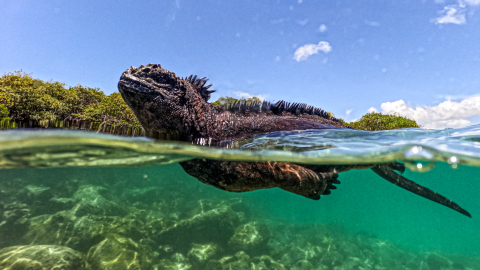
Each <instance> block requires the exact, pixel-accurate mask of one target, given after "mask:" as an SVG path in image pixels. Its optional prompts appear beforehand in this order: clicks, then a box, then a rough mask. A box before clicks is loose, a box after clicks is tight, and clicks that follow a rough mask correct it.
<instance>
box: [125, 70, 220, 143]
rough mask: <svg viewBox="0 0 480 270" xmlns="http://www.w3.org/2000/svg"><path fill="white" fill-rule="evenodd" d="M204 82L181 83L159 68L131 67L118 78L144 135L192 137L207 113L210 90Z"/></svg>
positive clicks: (195, 79)
mask: <svg viewBox="0 0 480 270" xmlns="http://www.w3.org/2000/svg"><path fill="white" fill-rule="evenodd" d="M206 81H207V80H206V79H205V78H199V79H197V77H196V76H195V77H192V76H190V77H189V78H186V79H183V78H180V77H177V76H176V75H175V73H173V72H170V71H168V70H165V69H163V68H161V66H160V65H159V64H148V65H147V66H143V65H142V66H140V67H138V68H135V67H130V68H129V69H128V70H126V71H125V72H124V73H123V74H122V76H121V77H120V81H119V82H118V90H119V91H120V93H121V94H122V97H123V99H124V100H125V101H126V103H127V104H128V106H129V107H130V108H131V109H132V110H133V112H134V113H135V115H136V116H137V118H138V120H139V121H140V123H141V124H142V126H143V128H145V129H146V131H147V133H151V132H157V133H163V134H166V135H167V137H168V136H170V135H173V137H172V139H176V140H178V139H185V138H183V135H187V134H192V133H195V129H197V128H196V126H197V125H198V123H201V121H199V119H198V117H199V116H200V117H201V116H202V115H199V112H200V114H204V113H206V112H207V110H208V106H209V104H208V103H207V100H208V99H209V98H210V93H211V92H213V91H212V90H208V88H209V87H210V85H208V86H205V83H206Z"/></svg>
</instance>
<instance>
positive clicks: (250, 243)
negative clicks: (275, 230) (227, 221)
mask: <svg viewBox="0 0 480 270" xmlns="http://www.w3.org/2000/svg"><path fill="white" fill-rule="evenodd" d="M269 239H270V231H269V230H268V227H267V226H266V225H265V224H263V223H260V222H257V221H253V222H249V223H247V224H244V225H240V226H238V227H237V228H236V229H235V233H234V235H233V236H232V238H230V241H229V242H228V246H229V247H230V248H231V249H232V250H235V251H240V250H243V251H245V252H248V253H250V254H254V253H257V252H265V248H266V244H267V243H268V240H269Z"/></svg>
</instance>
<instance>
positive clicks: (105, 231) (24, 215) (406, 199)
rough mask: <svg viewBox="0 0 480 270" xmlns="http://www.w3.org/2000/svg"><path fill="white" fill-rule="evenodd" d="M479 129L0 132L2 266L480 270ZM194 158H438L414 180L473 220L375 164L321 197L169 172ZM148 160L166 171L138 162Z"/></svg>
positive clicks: (345, 178)
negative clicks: (204, 138) (231, 136)
mask: <svg viewBox="0 0 480 270" xmlns="http://www.w3.org/2000/svg"><path fill="white" fill-rule="evenodd" d="M348 132H351V131H348ZM476 132H477V131H476V127H470V128H467V129H463V130H446V131H423V133H422V131H421V130H411V131H408V132H406V131H404V132H403V134H402V133H395V132H385V133H383V134H382V133H372V135H369V134H367V133H357V134H355V133H354V132H353V133H349V134H342V136H343V135H345V138H346V139H345V138H343V141H342V137H341V136H340V135H339V134H338V133H334V132H333V133H331V134H325V133H323V134H322V135H319V134H315V132H312V133H303V134H278V133H277V134H271V136H263V137H258V138H255V139H253V140H249V141H246V142H243V143H241V144H238V145H233V147H234V148H237V149H233V150H228V151H227V150H219V149H209V148H203V147H200V146H194V145H188V144H178V143H162V142H154V141H152V140H148V139H142V138H136V139H133V138H125V137H123V138H122V137H115V136H108V135H102V134H94V133H88V134H87V133H84V132H67V133H65V132H64V131H48V132H36V131H33V132H19V131H8V132H1V133H0V156H1V159H0V166H2V168H3V170H1V171H0V218H1V220H0V248H2V249H1V250H0V269H8V268H7V267H9V266H11V265H13V264H15V265H16V267H17V268H15V269H29V268H28V267H31V269H37V268H38V267H39V265H40V264H42V266H43V267H46V269H50V268H51V267H52V266H53V265H57V266H63V267H64V268H63V269H92V270H93V269H95V270H96V269H479V268H480V258H479V256H478V252H477V251H478V250H480V241H479V240H478V235H479V233H480V230H479V229H480V223H479V221H478V220H479V218H480V199H478V196H477V193H478V192H477V191H478V189H479V188H480V186H479V184H478V181H477V179H478V175H479V172H480V171H479V170H480V169H479V168H478V167H475V166H467V165H465V163H468V164H471V165H472V164H476V163H475V162H478V160H479V155H478V153H477V151H478V150H477V149H478V145H477V144H478V142H476V141H475V140H476V139H475V138H477V137H476V136H478V134H477V133H476ZM400 134H401V135H400ZM317 135H318V136H317ZM315 136H317V137H315ZM400 137H401V138H400ZM342 142H343V143H345V144H344V145H342ZM322 145H323V146H329V147H323V148H322ZM414 147H417V148H414ZM420 147H421V149H420ZM285 149H288V150H291V152H287V151H285ZM409 151H410V152H409ZM422 151H427V152H423V153H422ZM428 153H430V154H432V156H429V155H428ZM195 156H202V157H209V158H212V157H216V158H221V159H229V160H232V159H246V160H266V159H277V160H280V161H294V160H295V161H296V160H297V158H300V159H303V160H304V161H306V162H307V161H315V162H317V163H322V162H325V161H327V160H328V157H329V156H331V157H332V160H333V161H338V160H342V161H343V163H355V162H360V161H362V159H369V160H372V159H377V160H376V161H381V160H383V161H385V160H388V161H390V160H403V161H404V162H411V163H412V164H419V163H420V164H427V163H428V162H431V161H437V162H436V163H437V164H436V166H435V167H434V168H433V169H431V170H430V171H429V172H427V173H416V172H412V171H407V172H405V174H404V175H405V176H406V177H407V178H409V179H412V180H414V181H415V182H418V183H419V184H422V185H424V186H428V187H429V188H431V189H433V190H435V191H437V192H439V193H441V194H443V195H445V196H446V197H448V198H451V199H453V200H455V201H456V202H457V203H459V204H460V205H462V206H464V207H465V208H467V209H468V210H469V211H470V212H471V214H472V216H473V218H472V219H469V218H466V217H464V216H462V215H459V214H458V213H456V212H455V211H451V210H449V209H446V208H445V207H443V206H440V205H437V204H434V203H431V202H430V201H427V200H425V199H424V198H421V197H418V196H416V195H414V194H411V193H409V192H407V191H404V190H402V189H399V188H398V187H396V186H394V185H392V184H390V183H388V182H386V181H384V180H382V179H381V178H379V177H378V176H376V175H375V174H374V173H373V172H371V171H370V170H360V171H350V172H346V173H342V174H340V177H339V179H340V180H341V182H342V184H341V185H339V186H338V189H337V190H334V191H333V192H332V194H331V195H328V196H322V199H321V200H320V201H312V200H308V199H305V198H303V197H301V196H297V195H294V194H292V193H288V192H285V191H282V190H280V189H271V190H261V191H255V192H251V193H238V194H237V193H228V192H225V191H221V190H218V189H215V188H213V187H210V186H207V185H204V184H202V183H200V182H199V181H197V180H195V179H194V178H192V177H190V176H188V175H187V174H186V173H184V172H183V170H182V169H181V167H180V166H179V165H178V164H168V163H175V162H178V161H181V160H187V159H190V158H193V157H195ZM412 156H413V158H411V157H412ZM453 156H455V157H456V158H457V160H451V158H452V157H453ZM447 157H448V158H447ZM453 163H455V164H460V166H458V167H457V169H455V170H454V169H452V168H451V166H452V164H453ZM462 163H463V164H462ZM158 164H164V165H158ZM137 165H157V166H148V167H130V166H137ZM73 166H74V167H73ZM92 166H104V167H97V168H94V167H92ZM105 166H107V167H105ZM112 166H116V167H112ZM34 167H35V168H34ZM36 167H41V168H43V169H38V168H36ZM45 167H47V169H45ZM55 167H57V168H55ZM60 167H66V168H60ZM8 168H10V169H8ZM47 258H48V259H47ZM34 266H35V267H37V268H34ZM22 267H23V268H22ZM47 267H50V268H47ZM38 269H41V268H38Z"/></svg>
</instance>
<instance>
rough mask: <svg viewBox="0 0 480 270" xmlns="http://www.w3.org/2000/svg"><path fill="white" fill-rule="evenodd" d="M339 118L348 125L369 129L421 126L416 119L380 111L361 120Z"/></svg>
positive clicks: (368, 114)
mask: <svg viewBox="0 0 480 270" xmlns="http://www.w3.org/2000/svg"><path fill="white" fill-rule="evenodd" d="M339 120H340V121H341V122H342V123H343V124H344V125H346V126H350V127H352V128H356V129H361V130H368V131H376V130H388V129H399V128H419V127H420V126H419V125H418V124H417V122H415V120H411V119H408V118H406V117H403V116H401V115H399V114H395V115H384V114H381V113H378V112H372V113H367V114H365V115H364V116H362V118H361V119H360V120H359V121H354V122H349V123H346V122H345V121H343V119H339Z"/></svg>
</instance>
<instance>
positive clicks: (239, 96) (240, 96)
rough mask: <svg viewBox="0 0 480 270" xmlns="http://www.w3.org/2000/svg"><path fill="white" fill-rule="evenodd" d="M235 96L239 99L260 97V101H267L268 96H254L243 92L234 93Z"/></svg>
mask: <svg viewBox="0 0 480 270" xmlns="http://www.w3.org/2000/svg"><path fill="white" fill-rule="evenodd" d="M232 93H233V95H234V96H235V97H237V98H251V97H258V98H259V99H260V100H262V101H263V100H265V98H266V97H267V95H252V94H250V93H247V92H242V91H233V92H232Z"/></svg>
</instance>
